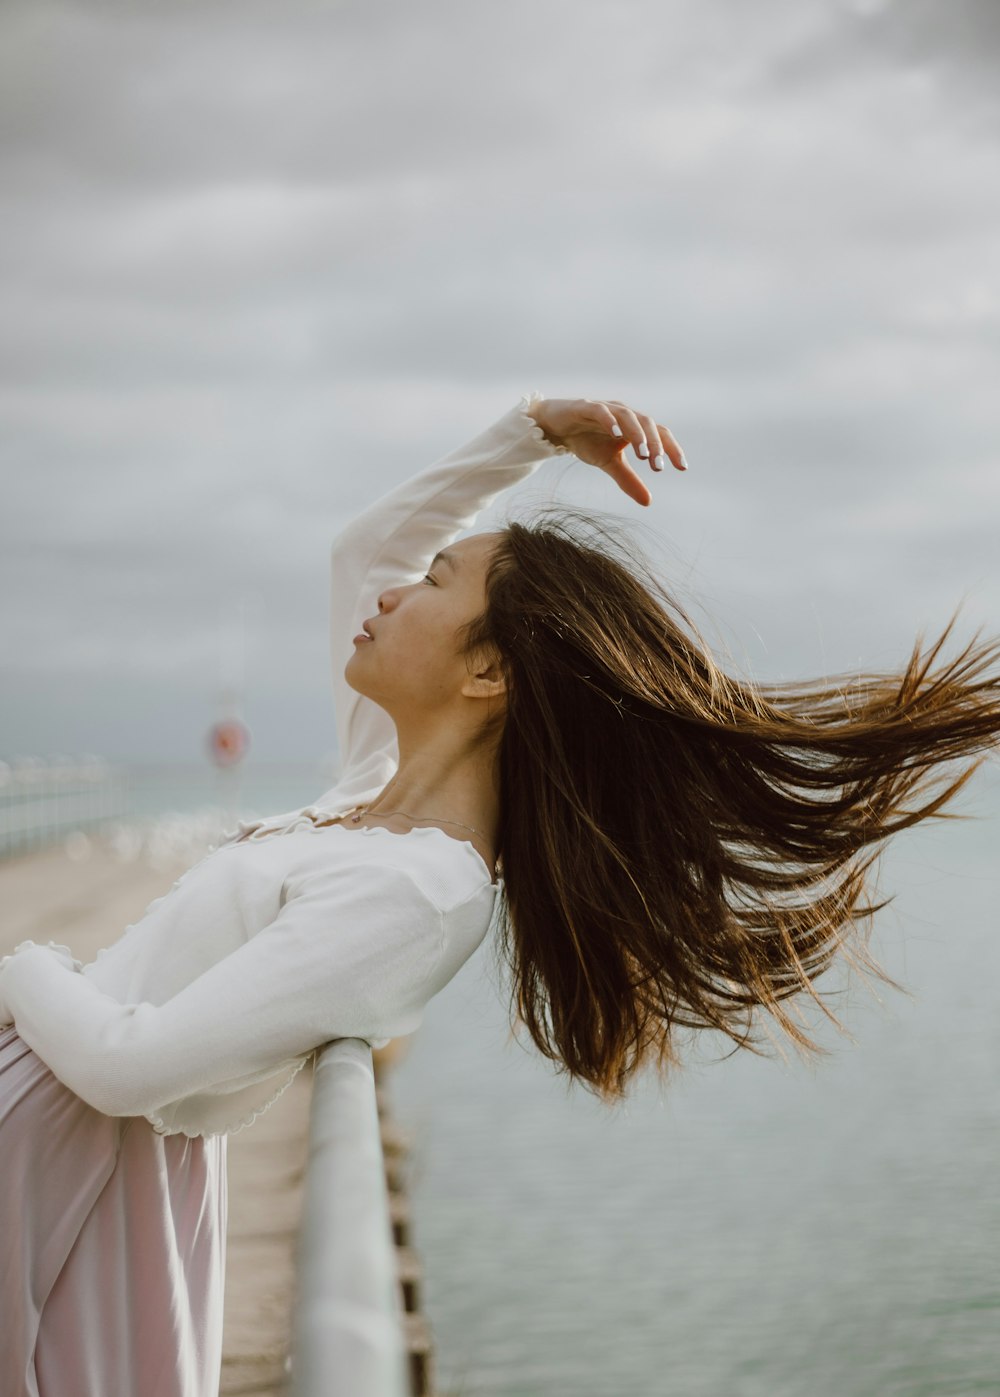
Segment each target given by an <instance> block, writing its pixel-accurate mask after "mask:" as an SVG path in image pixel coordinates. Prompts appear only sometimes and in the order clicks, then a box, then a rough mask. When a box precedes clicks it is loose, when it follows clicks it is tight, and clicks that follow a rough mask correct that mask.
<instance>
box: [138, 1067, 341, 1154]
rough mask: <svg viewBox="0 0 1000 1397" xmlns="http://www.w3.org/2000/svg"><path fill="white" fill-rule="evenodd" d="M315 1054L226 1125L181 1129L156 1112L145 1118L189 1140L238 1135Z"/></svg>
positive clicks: (161, 1130)
mask: <svg viewBox="0 0 1000 1397" xmlns="http://www.w3.org/2000/svg"><path fill="white" fill-rule="evenodd" d="M313 1056H314V1053H307V1054H306V1055H305V1057H304V1058H302V1060H301V1061H300V1062H297V1063H296V1064H295V1066H294V1067H293V1068H292V1070H291V1072H290V1073H289V1074H288V1076H287V1077H286V1078H285V1080H284V1081H283V1082H282V1084H281V1086H280V1087H279V1088H278V1090H277V1091H276V1092H274V1094H273V1095H272V1096H269V1097H268V1099H267V1100H266V1101H264V1102H262V1103H261V1104H260V1105H259V1106H255V1107H254V1109H253V1110H252V1111H251V1112H250V1113H249V1114H248V1115H245V1116H242V1117H240V1118H239V1119H238V1120H236V1121H232V1122H230V1123H227V1124H226V1125H222V1126H219V1127H218V1128H217V1129H212V1130H185V1129H184V1127H183V1126H181V1127H180V1129H179V1130H171V1129H170V1127H169V1126H168V1125H167V1123H166V1122H165V1121H164V1119H163V1117H162V1116H158V1115H157V1114H156V1113H155V1112H151V1113H150V1114H148V1115H147V1116H146V1117H145V1119H146V1120H148V1121H149V1123H150V1125H151V1126H152V1127H153V1129H154V1130H155V1132H156V1134H157V1135H186V1136H187V1138H188V1139H189V1140H198V1139H201V1138H203V1137H205V1136H209V1135H238V1134H239V1133H240V1131H241V1130H245V1129H246V1128H247V1126H248V1125H253V1123H254V1121H255V1120H256V1119H257V1118H258V1116H262V1115H263V1114H264V1112H265V1111H267V1110H269V1109H270V1107H272V1106H273V1105H274V1103H275V1102H276V1101H277V1099H278V1097H279V1096H282V1095H283V1094H284V1093H285V1092H286V1091H287V1090H288V1088H289V1087H290V1086H291V1085H292V1083H293V1082H294V1081H295V1078H296V1077H297V1076H298V1075H299V1073H300V1072H301V1071H302V1069H303V1067H305V1066H306V1065H307V1064H308V1062H309V1060H310V1058H312V1057H313Z"/></svg>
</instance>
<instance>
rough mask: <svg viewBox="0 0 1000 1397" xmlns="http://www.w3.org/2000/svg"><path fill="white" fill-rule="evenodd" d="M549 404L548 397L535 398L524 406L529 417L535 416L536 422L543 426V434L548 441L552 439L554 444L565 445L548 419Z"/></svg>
mask: <svg viewBox="0 0 1000 1397" xmlns="http://www.w3.org/2000/svg"><path fill="white" fill-rule="evenodd" d="M548 406H549V400H548V398H533V399H532V400H531V401H529V402H528V403H527V404H526V405H525V406H524V408H523V411H524V412H526V413H527V415H528V416H529V417H531V418H534V420H535V423H536V424H537V425H538V426H539V427H540V428H541V430H542V434H543V435H544V437H545V439H546V440H547V441H550V442H551V443H552V445H553V446H563V445H564V443H563V441H562V438H561V437H558V436H556V434H555V433H554V432H553V431H552V427H551V424H550V422H549V419H548Z"/></svg>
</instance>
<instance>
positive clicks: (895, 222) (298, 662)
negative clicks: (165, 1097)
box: [0, 0, 1000, 761]
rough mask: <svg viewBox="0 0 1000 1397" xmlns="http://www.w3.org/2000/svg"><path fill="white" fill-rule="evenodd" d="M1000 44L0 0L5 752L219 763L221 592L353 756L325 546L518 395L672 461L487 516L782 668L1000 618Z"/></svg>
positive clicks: (820, 666)
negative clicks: (643, 432)
mask: <svg viewBox="0 0 1000 1397" xmlns="http://www.w3.org/2000/svg"><path fill="white" fill-rule="evenodd" d="M998 67H1000V6H998V5H997V4H996V0H975V2H974V3H972V2H970V0H949V3H948V4H940V3H936V2H935V0H905V3H904V0H895V2H894V3H893V2H892V0H890V3H877V0H864V3H862V0H855V3H846V0H753V3H737V0H727V2H726V3H722V0H631V2H629V0H614V3H605V4H598V3H593V0H572V2H571V3H570V0H566V2H565V3H555V2H554V0H530V3H524V2H523V0H513V2H512V0H507V3H505V4H503V5H489V6H487V5H478V4H470V3H468V0H465V2H464V3H459V2H458V0H455V2H454V3H447V2H446V0H432V2H431V3H426V0H425V3H422V4H419V5H403V4H384V3H372V0H366V3H339V4H338V3H327V4H319V3H306V0H281V3H278V0H270V3H267V4H264V3H259V0H229V3H211V0H185V2H184V3H181V2H180V0H163V2H162V3H160V4H157V5H155V6H137V5H135V4H133V3H128V4H125V3H117V0H116V3H100V4H99V3H94V2H93V0H90V2H89V3H88V2H85V0H81V3H62V4H55V3H51V0H21V2H20V3H18V0H4V3H3V5H2V7H0V115H2V122H0V134H2V142H3V146H2V161H0V218H2V227H3V233H4V256H3V259H2V262H0V278H2V303H0V311H2V314H0V375H2V380H0V441H2V466H0V468H2V481H3V508H2V512H0V559H2V569H3V576H2V595H3V611H2V621H0V624H2V634H0V644H2V664H3V672H4V677H3V698H2V714H0V716H2V727H0V757H5V758H7V759H8V760H10V759H11V758H12V757H15V756H17V755H19V754H27V753H30V754H37V755H42V756H44V755H46V754H52V753H55V752H69V753H76V752H96V753H100V754H103V755H105V756H108V757H110V758H140V759H146V760H154V759H173V758H177V759H188V760H197V759H198V758H199V756H200V755H201V751H202V742H203V738H204V733H205V730H206V729H207V727H208V725H209V723H210V722H211V721H212V720H213V719H214V718H216V717H218V716H219V713H220V707H219V690H220V683H221V681H222V679H223V676H224V674H225V672H226V667H227V666H228V667H232V666H238V663H239V662H238V646H237V643H236V642H235V641H234V640H233V639H232V638H230V641H229V649H228V650H227V651H225V652H224V655H223V654H220V634H221V633H222V631H223V630H224V629H226V630H228V631H230V632H231V631H232V629H233V627H232V622H233V621H234V620H235V619H237V618H238V617H239V616H240V614H242V615H243V616H244V617H245V632H246V644H245V681H246V682H245V694H244V708H243V711H244V715H245V717H246V719H247V721H248V723H249V725H250V728H251V731H252V734H253V755H254V757H255V758H256V759H257V760H260V761H267V760H279V759H304V760H309V759H311V758H314V757H322V756H324V755H325V754H328V753H331V752H333V751H335V737H334V728H333V713H332V700H331V697H330V692H329V682H328V673H329V663H330V661H329V656H328V653H327V635H326V623H327V608H328V597H327V566H328V553H329V542H330V540H331V538H332V537H333V535H334V534H335V533H336V532H337V531H338V530H339V528H340V527H341V526H342V525H343V524H344V523H345V522H346V521H347V519H348V518H349V517H350V516H351V515H352V513H353V512H354V511H355V510H357V509H358V508H359V507H360V506H362V505H364V504H366V503H368V502H369V501H370V500H372V499H374V498H375V497H376V495H378V494H379V493H381V492H382V491H383V490H384V489H387V488H389V487H390V486H391V485H393V484H395V483H396V482H397V481H399V480H401V479H402V478H403V477H405V476H406V475H408V474H410V473H412V472H414V471H416V470H417V469H420V468H422V467H424V466H425V465H427V464H429V463H430V462H431V461H433V460H434V459H436V458H437V457H439V456H440V455H442V454H444V452H446V451H450V450H451V449H452V448H454V447H456V446H458V445H459V444H460V443H461V442H462V441H464V440H466V439H467V438H468V437H470V436H472V435H474V434H476V433H477V432H479V431H480V430H482V429H483V428H484V427H485V426H487V425H488V424H489V423H490V422H492V421H494V420H495V419H496V418H497V417H499V416H500V415H501V414H502V413H503V412H505V411H507V410H508V409H509V408H510V407H511V406H512V405H513V404H514V403H516V401H517V399H518V397H519V396H520V394H521V393H522V392H525V391H528V390H530V389H533V388H537V389H539V390H540V391H541V392H543V393H545V394H548V395H550V396H574V397H575V396H581V395H583V396H592V397H602V396H607V397H619V398H622V399H624V400H625V401H626V402H630V403H632V404H633V405H635V406H636V407H638V408H640V409H641V410H644V411H649V412H651V413H653V414H654V415H655V416H656V417H657V418H658V419H659V420H661V421H663V422H665V423H667V424H668V425H669V426H671V427H672V429H673V430H674V432H675V434H676V435H677V437H678V439H679V440H680V442H681V444H682V445H683V447H684V449H685V452H686V454H687V457H688V459H689V461H690V470H689V472H688V473H687V475H686V476H682V475H679V474H678V473H677V472H675V471H673V470H671V469H669V468H668V470H666V471H665V472H664V473H663V475H662V476H647V479H648V480H649V484H650V488H651V490H652V491H653V494H654V497H655V498H654V503H653V505H652V506H651V508H649V509H648V510H642V509H641V508H639V507H638V506H636V505H634V504H632V502H631V501H629V500H627V499H626V497H625V496H624V495H623V494H621V493H620V492H618V491H617V490H616V489H615V487H614V485H613V483H612V482H611V481H610V480H609V479H608V478H607V477H606V476H604V475H602V474H600V473H599V472H596V471H593V470H592V469H591V468H589V467H586V466H583V465H582V464H580V463H578V462H566V461H565V460H560V461H558V462H553V463H551V464H549V465H546V466H545V467H543V468H542V470H541V471H540V472H539V473H538V474H537V475H536V476H535V477H533V479H532V480H531V481H530V482H528V484H527V485H526V486H522V487H519V488H518V489H517V490H515V491H512V492H509V494H508V495H506V496H505V497H504V498H503V501H502V504H503V506H508V505H510V506H513V507H515V508H520V507H521V505H522V503H524V504H528V503H530V502H531V501H538V502H539V503H550V502H552V501H553V500H558V499H564V500H566V501H567V502H569V503H575V504H584V505H587V506H597V507H599V508H604V509H607V510H610V511H612V512H613V513H614V514H615V516H616V517H617V518H623V519H627V520H629V521H631V522H632V523H633V525H635V526H636V527H637V530H638V532H637V538H638V540H639V542H640V543H641V544H642V546H644V547H646V548H647V549H648V550H649V551H650V552H651V553H652V554H653V555H654V557H655V558H656V559H657V560H658V561H660V562H661V563H662V570H663V572H664V575H665V577H666V578H667V580H668V581H672V582H673V583H674V584H675V585H676V586H677V588H678V591H679V594H680V595H681V597H682V601H683V603H684V604H685V605H687V606H693V607H694V608H695V611H696V618H697V620H698V621H699V622H700V623H701V624H702V625H703V626H705V627H707V628H709V630H710V632H711V633H712V634H713V638H717V639H718V641H719V643H720V644H723V645H725V646H727V647H729V650H730V652H731V653H732V655H733V656H735V659H736V662H737V663H738V664H739V665H741V666H743V667H744V668H745V669H746V670H747V671H749V672H750V673H752V674H754V675H755V676H757V677H758V678H760V679H763V680H781V679H792V678H801V677H807V676H818V675H820V674H832V673H840V672H844V671H848V670H851V669H855V670H856V669H858V668H885V667H888V666H896V665H899V664H902V663H903V662H904V661H905V659H906V657H907V655H908V653H909V650H910V647H911V645H912V643H913V641H914V639H915V638H916V635H917V633H918V631H920V630H921V629H922V630H924V632H925V634H927V635H932V634H933V633H935V631H936V630H938V629H939V628H940V626H941V625H943V623H944V622H945V621H946V620H947V618H948V616H949V615H950V613H951V612H952V610H953V609H954V608H955V607H956V606H957V605H959V603H962V612H961V617H960V622H959V634H958V636H957V637H956V644H957V643H959V642H962V643H964V641H965V640H966V639H968V638H970V637H971V635H972V633H973V631H974V630H975V628H976V627H977V626H980V625H982V626H983V627H984V629H985V630H986V631H988V632H992V631H994V630H996V631H997V632H998V633H1000V607H998V603H1000V563H998V560H997V547H996V544H997V538H998V525H1000V469H998V467H1000V392H998V383H1000V161H998V150H1000V80H998ZM494 518H496V507H494V510H492V511H490V513H489V515H488V516H484V517H483V519H482V520H481V521H480V523H479V524H477V530H478V529H479V528H480V527H482V528H489V527H491V523H492V520H493V519H494ZM372 609H373V610H374V606H373V608H372ZM227 618H228V619H227ZM712 627H714V632H712ZM234 647H235V648H234ZM225 655H228V657H229V658H228V659H226V658H225ZM346 658H347V656H346V655H345V656H344V659H345V660H346Z"/></svg>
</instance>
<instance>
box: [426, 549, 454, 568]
mask: <svg viewBox="0 0 1000 1397" xmlns="http://www.w3.org/2000/svg"><path fill="white" fill-rule="evenodd" d="M439 558H440V559H441V561H442V562H443V563H447V564H448V566H449V567H450V568H451V569H452V570H453V571H454V569H455V568H456V567H457V566H458V564H457V562H456V561H455V559H454V558H453V557H452V555H451V554H450V553H443V552H442V553H435V554H434V557H433V558H432V559H431V567H433V566H434V564H435V563H436V562H437V560H438V559H439Z"/></svg>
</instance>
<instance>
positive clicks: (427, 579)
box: [423, 572, 437, 587]
mask: <svg viewBox="0 0 1000 1397" xmlns="http://www.w3.org/2000/svg"><path fill="white" fill-rule="evenodd" d="M423 581H424V582H434V578H433V577H431V575H430V573H429V572H425V573H424V576H423ZM434 586H435V587H436V586H437V583H436V582H434Z"/></svg>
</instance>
